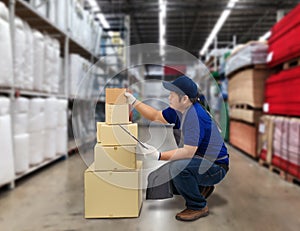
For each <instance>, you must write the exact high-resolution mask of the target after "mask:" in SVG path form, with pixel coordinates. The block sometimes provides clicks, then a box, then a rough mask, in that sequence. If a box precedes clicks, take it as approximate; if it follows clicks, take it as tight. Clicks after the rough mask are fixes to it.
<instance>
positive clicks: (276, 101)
mask: <svg viewBox="0 0 300 231" xmlns="http://www.w3.org/2000/svg"><path fill="white" fill-rule="evenodd" d="M299 89H300V66H299V67H295V68H292V69H289V70H285V71H281V72H280V73H278V74H275V75H272V76H271V77H269V79H268V80H267V81H266V88H265V104H264V112H265V113H267V114H278V115H295V116H299V115H300V94H299Z"/></svg>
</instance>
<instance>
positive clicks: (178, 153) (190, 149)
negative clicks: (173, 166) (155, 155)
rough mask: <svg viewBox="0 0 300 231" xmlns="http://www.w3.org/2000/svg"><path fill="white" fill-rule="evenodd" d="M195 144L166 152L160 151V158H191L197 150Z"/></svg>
mask: <svg viewBox="0 0 300 231" xmlns="http://www.w3.org/2000/svg"><path fill="white" fill-rule="evenodd" d="M197 148H198V147H197V146H190V145H184V146H183V148H178V149H174V150H170V151H166V152H161V156H160V160H179V159H188V158H193V156H194V154H195V153H196V151H197Z"/></svg>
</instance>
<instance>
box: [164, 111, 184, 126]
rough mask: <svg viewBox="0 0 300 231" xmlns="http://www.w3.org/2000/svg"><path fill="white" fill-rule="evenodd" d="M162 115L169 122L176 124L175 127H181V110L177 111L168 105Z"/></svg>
mask: <svg viewBox="0 0 300 231" xmlns="http://www.w3.org/2000/svg"><path fill="white" fill-rule="evenodd" d="M162 115H163V117H164V119H165V120H166V121H167V122H168V123H169V124H175V126H174V128H175V129H179V128H180V119H179V116H180V115H179V112H176V111H175V110H174V109H173V108H170V107H168V108H166V109H165V110H163V111H162Z"/></svg>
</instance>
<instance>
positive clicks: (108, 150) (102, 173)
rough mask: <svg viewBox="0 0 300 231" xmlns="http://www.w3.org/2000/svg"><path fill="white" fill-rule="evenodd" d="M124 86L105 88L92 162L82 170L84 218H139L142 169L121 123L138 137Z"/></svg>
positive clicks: (134, 148) (132, 141)
mask: <svg viewBox="0 0 300 231" xmlns="http://www.w3.org/2000/svg"><path fill="white" fill-rule="evenodd" d="M124 93H125V89H118V88H107V89H106V104H105V110H106V114H105V117H106V118H105V122H98V123H97V144H96V145H95V149H94V163H93V164H92V165H91V166H90V167H89V168H88V169H87V170H86V171H85V174H84V184H85V185H84V186H85V217H86V218H117V217H138V216H139V213H140V208H141V205H142V190H141V168H142V162H141V161H137V160H136V145H137V142H136V141H135V140H134V139H133V138H132V137H131V136H130V135H128V134H127V133H126V132H125V131H124V130H123V129H122V128H121V127H120V125H121V126H122V127H123V128H125V129H126V130H127V131H128V132H130V133H131V134H132V135H133V136H135V137H138V127H137V124H136V123H131V122H130V121H129V105H128V104H127V100H126V97H125V95H124Z"/></svg>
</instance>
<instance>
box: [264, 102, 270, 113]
mask: <svg viewBox="0 0 300 231" xmlns="http://www.w3.org/2000/svg"><path fill="white" fill-rule="evenodd" d="M263 111H264V112H269V103H264V106H263Z"/></svg>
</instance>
